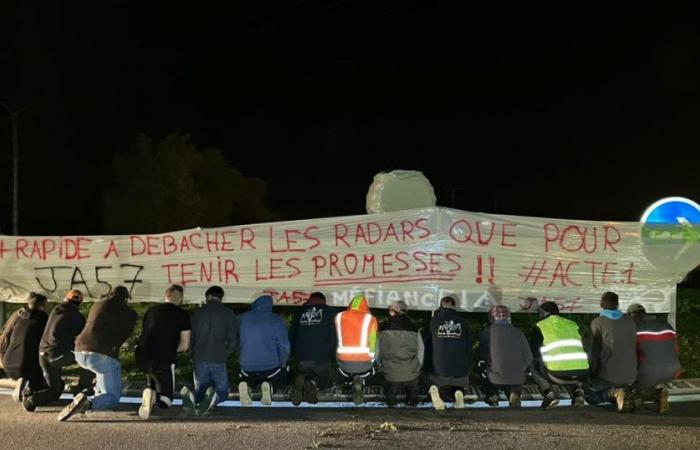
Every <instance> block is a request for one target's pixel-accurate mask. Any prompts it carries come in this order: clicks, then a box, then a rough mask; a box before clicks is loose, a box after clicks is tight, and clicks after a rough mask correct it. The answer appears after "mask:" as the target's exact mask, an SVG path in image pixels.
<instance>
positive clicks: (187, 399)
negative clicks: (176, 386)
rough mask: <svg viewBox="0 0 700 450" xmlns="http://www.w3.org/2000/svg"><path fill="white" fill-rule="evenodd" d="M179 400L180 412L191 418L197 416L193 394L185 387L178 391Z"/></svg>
mask: <svg viewBox="0 0 700 450" xmlns="http://www.w3.org/2000/svg"><path fill="white" fill-rule="evenodd" d="M180 398H181V399H182V411H183V412H184V413H185V415H188V416H193V415H195V414H197V406H196V405H195V403H194V394H192V391H190V390H189V388H188V387H187V386H183V387H182V389H180Z"/></svg>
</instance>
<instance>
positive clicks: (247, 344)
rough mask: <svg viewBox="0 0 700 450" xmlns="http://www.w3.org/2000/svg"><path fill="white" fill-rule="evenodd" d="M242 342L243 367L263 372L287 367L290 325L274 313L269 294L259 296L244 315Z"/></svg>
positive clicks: (242, 368) (241, 331)
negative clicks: (287, 325) (288, 328)
mask: <svg viewBox="0 0 700 450" xmlns="http://www.w3.org/2000/svg"><path fill="white" fill-rule="evenodd" d="M239 345H240V363H241V370H244V371H250V372H261V371H265V370H270V369H276V368H278V367H286V366H287V359H288V358H289V338H288V337H287V327H286V325H285V323H284V320H282V317H280V316H279V315H277V314H274V313H273V312H272V297H270V296H269V295H263V296H262V297H258V298H257V299H256V300H255V301H254V302H253V306H252V308H251V310H250V311H249V312H247V313H245V314H243V315H242V316H241V328H240V340H239Z"/></svg>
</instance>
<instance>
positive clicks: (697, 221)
mask: <svg viewBox="0 0 700 450" xmlns="http://www.w3.org/2000/svg"><path fill="white" fill-rule="evenodd" d="M640 222H641V233H640V235H641V239H642V249H643V251H644V255H645V256H646V257H647V259H648V260H649V261H650V262H651V263H652V264H654V266H656V267H658V268H664V269H670V270H673V269H674V268H679V267H687V264H690V265H692V264H697V263H700V258H698V249H699V248H700V205H698V204H697V203H695V202H694V201H692V200H688V199H687V198H683V197H668V198H664V199H661V200H659V201H657V202H655V203H654V204H652V205H651V206H649V208H647V210H646V211H644V214H643V215H642V218H641V220H640Z"/></svg>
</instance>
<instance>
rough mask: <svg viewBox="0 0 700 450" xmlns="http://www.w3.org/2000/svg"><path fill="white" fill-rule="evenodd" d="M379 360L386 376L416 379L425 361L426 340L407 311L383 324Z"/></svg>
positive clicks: (400, 379) (399, 381) (397, 379)
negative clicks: (424, 342) (424, 341)
mask: <svg viewBox="0 0 700 450" xmlns="http://www.w3.org/2000/svg"><path fill="white" fill-rule="evenodd" d="M378 353H379V360H378V365H379V366H380V367H381V370H382V373H383V374H384V378H385V379H386V380H387V381H390V382H394V383H405V382H408V381H412V380H415V379H416V378H418V375H419V374H420V368H421V366H422V365H423V342H422V340H421V337H420V334H419V333H418V329H417V328H416V326H415V325H414V324H413V322H411V319H409V318H408V316H407V315H406V314H405V313H402V314H400V315H395V316H393V317H391V318H390V319H389V320H388V321H387V322H385V323H384V324H382V326H381V327H380V328H379V352H378Z"/></svg>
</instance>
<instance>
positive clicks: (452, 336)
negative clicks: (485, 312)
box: [429, 307, 472, 378]
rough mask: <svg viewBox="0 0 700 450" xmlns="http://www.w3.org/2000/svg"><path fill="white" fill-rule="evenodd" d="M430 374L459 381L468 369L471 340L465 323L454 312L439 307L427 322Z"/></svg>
mask: <svg viewBox="0 0 700 450" xmlns="http://www.w3.org/2000/svg"><path fill="white" fill-rule="evenodd" d="M429 337H430V339H429V345H430V349H429V351H430V354H431V363H432V364H431V367H432V371H431V373H433V374H435V375H439V376H443V377H451V378H459V377H466V376H468V375H469V371H470V370H471V366H472V354H471V353H472V338H471V332H470V330H469V324H468V322H467V320H466V319H465V318H464V317H462V316H461V315H460V314H459V313H458V312H457V311H456V310H455V309H453V308H445V307H440V308H439V309H438V310H437V312H436V313H435V316H434V317H433V318H432V319H431V320H430V336H429Z"/></svg>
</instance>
